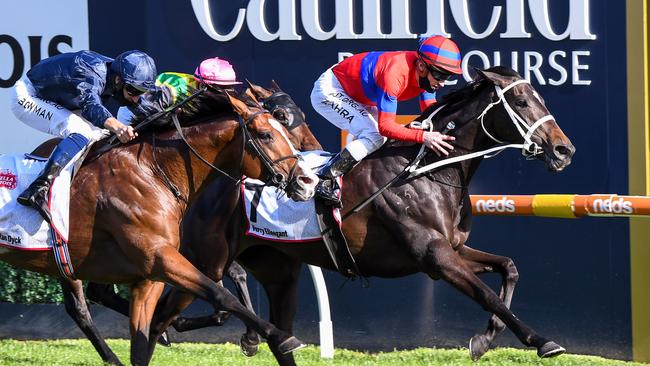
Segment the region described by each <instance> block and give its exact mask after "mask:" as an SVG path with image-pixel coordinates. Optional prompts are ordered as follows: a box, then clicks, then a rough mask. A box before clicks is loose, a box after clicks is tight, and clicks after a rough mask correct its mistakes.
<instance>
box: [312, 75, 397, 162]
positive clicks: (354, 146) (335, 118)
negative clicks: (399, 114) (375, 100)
mask: <svg viewBox="0 0 650 366" xmlns="http://www.w3.org/2000/svg"><path fill="white" fill-rule="evenodd" d="M311 104H312V106H313V107H314V109H315V110H316V111H317V112H318V113H320V115H321V116H323V117H325V119H327V120H328V121H329V122H330V123H332V124H333V125H335V126H336V127H338V128H340V129H342V130H346V131H348V132H349V133H351V134H352V135H354V137H355V140H354V141H352V142H350V143H349V144H348V145H347V147H346V149H347V150H348V151H349V152H350V155H352V157H353V158H354V159H355V160H357V161H360V160H361V159H363V158H364V157H366V156H367V155H368V154H370V153H372V152H373V151H375V150H377V149H379V148H380V147H381V146H382V145H383V144H384V142H386V138H385V137H384V136H382V135H381V134H380V133H379V128H378V126H377V108H376V107H373V106H369V105H364V104H361V103H359V102H357V101H355V100H354V99H352V97H350V96H349V95H348V94H347V93H346V92H345V90H343V87H342V86H341V84H340V83H339V81H338V80H337V79H336V76H334V73H333V72H332V69H329V70H327V71H325V72H324V73H323V75H321V77H320V78H319V79H318V80H316V82H315V83H314V89H313V90H312V92H311Z"/></svg>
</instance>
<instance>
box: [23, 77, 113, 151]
mask: <svg viewBox="0 0 650 366" xmlns="http://www.w3.org/2000/svg"><path fill="white" fill-rule="evenodd" d="M11 111H12V112H13V113H14V115H15V116H16V118H18V119H19V120H21V121H22V122H23V123H25V124H26V125H28V126H30V127H32V128H35V129H37V130H39V131H41V132H45V133H48V134H50V135H54V136H58V137H61V138H65V137H68V136H69V135H70V134H72V133H78V134H80V135H83V136H84V137H86V138H87V139H88V140H90V141H96V140H98V139H100V138H101V137H102V136H103V134H104V133H105V130H103V129H101V128H98V127H96V126H94V125H92V124H91V123H90V122H88V121H86V120H85V119H84V118H82V117H81V116H80V115H79V111H75V112H71V111H69V110H68V109H66V108H65V107H63V106H61V105H59V104H57V103H55V102H52V101H49V100H45V99H41V98H39V97H38V96H36V91H35V90H34V86H33V85H32V82H31V81H30V80H29V78H28V77H27V76H23V78H22V79H20V80H18V81H17V82H16V85H15V86H14V93H13V96H12V100H11Z"/></svg>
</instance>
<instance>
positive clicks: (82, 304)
mask: <svg viewBox="0 0 650 366" xmlns="http://www.w3.org/2000/svg"><path fill="white" fill-rule="evenodd" d="M59 283H60V284H61V290H62V292H63V301H64V304H65V311H66V312H67V313H68V315H70V317H71V318H72V319H73V320H74V321H75V323H77V326H78V327H79V329H81V331H82V332H83V333H84V334H85V335H86V337H87V338H88V340H90V343H92V345H93V347H95V350H96V351H97V353H99V356H100V357H101V358H102V360H103V361H104V362H105V363H108V364H111V365H122V362H120V359H119V358H118V357H117V356H116V355H115V353H113V350H111V349H110V347H108V345H107V344H106V342H105V341H104V338H103V337H102V336H101V335H100V334H99V331H98V330H97V328H96V327H95V324H94V323H93V319H92V317H91V316H90V311H89V310H88V305H87V304H86V298H85V297H84V292H83V284H82V283H81V281H79V280H69V279H63V278H61V279H59Z"/></svg>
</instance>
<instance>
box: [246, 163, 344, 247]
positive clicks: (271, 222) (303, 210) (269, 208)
mask: <svg viewBox="0 0 650 366" xmlns="http://www.w3.org/2000/svg"><path fill="white" fill-rule="evenodd" d="M300 155H301V156H302V158H303V160H304V161H305V163H306V165H307V166H309V167H310V168H312V169H313V170H314V171H316V170H317V169H318V168H320V166H322V165H323V164H325V162H327V160H328V159H329V158H330V157H331V156H332V154H330V153H327V152H324V151H306V152H301V153H300ZM340 184H341V181H339V186H340ZM242 197H243V198H244V209H245V210H246V222H247V224H248V227H247V228H246V235H250V236H255V237H258V238H262V239H266V240H272V241H279V242H290V243H296V242H309V241H316V240H320V238H321V237H322V236H321V233H320V229H319V227H318V219H317V218H316V208H315V205H314V201H313V200H309V201H305V202H296V201H294V200H292V199H291V198H289V197H287V194H286V193H284V192H283V191H281V190H279V189H277V188H275V187H271V186H265V185H264V183H262V182H261V181H258V180H255V179H250V178H246V179H245V180H244V182H243V183H242ZM334 217H335V219H336V220H337V221H338V222H339V224H340V222H341V216H340V212H339V210H338V209H336V210H335V211H334Z"/></svg>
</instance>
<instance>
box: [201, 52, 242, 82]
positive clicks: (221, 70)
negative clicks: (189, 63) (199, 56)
mask: <svg viewBox="0 0 650 366" xmlns="http://www.w3.org/2000/svg"><path fill="white" fill-rule="evenodd" d="M194 76H195V77H196V78H197V79H199V80H202V81H203V82H204V83H206V84H214V85H237V84H241V82H239V81H237V76H236V75H235V70H234V69H233V67H232V65H231V64H230V62H228V61H226V60H222V59H220V58H218V57H214V58H209V59H207V60H203V61H201V64H200V65H199V67H197V68H196V70H195V71H194Z"/></svg>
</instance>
